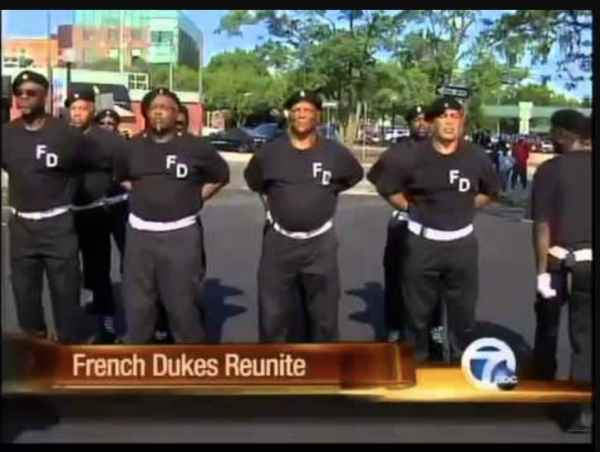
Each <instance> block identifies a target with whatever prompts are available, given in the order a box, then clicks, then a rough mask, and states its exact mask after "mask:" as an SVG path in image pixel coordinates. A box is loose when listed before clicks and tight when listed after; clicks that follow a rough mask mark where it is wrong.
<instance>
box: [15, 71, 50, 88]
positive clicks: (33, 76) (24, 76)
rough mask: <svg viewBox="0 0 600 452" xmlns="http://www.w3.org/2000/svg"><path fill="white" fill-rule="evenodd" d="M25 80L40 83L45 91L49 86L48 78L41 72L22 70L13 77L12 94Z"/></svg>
mask: <svg viewBox="0 0 600 452" xmlns="http://www.w3.org/2000/svg"><path fill="white" fill-rule="evenodd" d="M25 82H32V83H35V84H36V85H40V86H41V87H42V88H44V89H45V90H46V91H48V89H49V88H50V83H49V82H48V79H47V78H46V77H44V76H43V75H42V74H39V73H37V72H33V71H23V72H21V73H20V74H19V75H17V77H16V78H15V79H14V81H13V84H12V91H13V94H16V93H17V90H18V89H19V88H20V87H21V85H22V84H23V83H25Z"/></svg>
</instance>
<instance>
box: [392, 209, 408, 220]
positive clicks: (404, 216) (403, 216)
mask: <svg viewBox="0 0 600 452" xmlns="http://www.w3.org/2000/svg"><path fill="white" fill-rule="evenodd" d="M392 217H393V218H394V219H396V220H398V221H408V220H409V218H408V212H406V211H404V210H394V213H393V214H392Z"/></svg>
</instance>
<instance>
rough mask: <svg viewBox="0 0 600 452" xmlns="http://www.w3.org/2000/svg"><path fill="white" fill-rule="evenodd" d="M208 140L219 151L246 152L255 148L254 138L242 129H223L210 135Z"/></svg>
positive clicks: (250, 151)
mask: <svg viewBox="0 0 600 452" xmlns="http://www.w3.org/2000/svg"><path fill="white" fill-rule="evenodd" d="M208 140H209V141H210V144H212V145H213V146H214V147H215V148H217V150H218V151H220V152H237V153H240V154H246V153H252V152H254V151H255V150H256V144H255V141H254V138H253V137H252V136H251V135H250V134H249V133H248V132H246V131H245V130H244V129H231V130H224V131H221V132H218V133H215V134H213V135H211V136H210V137H209V138H208Z"/></svg>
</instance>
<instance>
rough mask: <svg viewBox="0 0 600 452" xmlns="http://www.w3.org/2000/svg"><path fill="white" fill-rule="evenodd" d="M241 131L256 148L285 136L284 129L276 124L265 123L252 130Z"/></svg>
mask: <svg viewBox="0 0 600 452" xmlns="http://www.w3.org/2000/svg"><path fill="white" fill-rule="evenodd" d="M242 130H243V131H244V132H246V133H247V134H248V135H250V136H251V137H252V139H253V140H254V144H255V145H256V148H259V147H260V146H262V145H263V144H265V143H268V142H269V141H273V140H274V139H275V138H279V137H280V136H282V135H284V134H285V129H283V128H282V127H281V126H280V125H279V124H277V123H265V124H261V125H259V126H258V127H255V128H253V129H246V128H244V129H242Z"/></svg>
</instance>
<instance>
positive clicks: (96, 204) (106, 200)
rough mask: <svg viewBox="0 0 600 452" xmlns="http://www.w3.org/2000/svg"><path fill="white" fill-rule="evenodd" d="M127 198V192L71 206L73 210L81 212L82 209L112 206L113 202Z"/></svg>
mask: <svg viewBox="0 0 600 452" xmlns="http://www.w3.org/2000/svg"><path fill="white" fill-rule="evenodd" d="M127 199H129V193H124V194H122V195H118V196H113V197H112V198H102V199H98V200H97V201H94V202H93V203H91V204H87V205H85V206H73V211H75V212H81V211H83V210H91V209H96V208H97V207H104V206H114V205H115V204H119V203H121V202H124V201H127Z"/></svg>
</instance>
